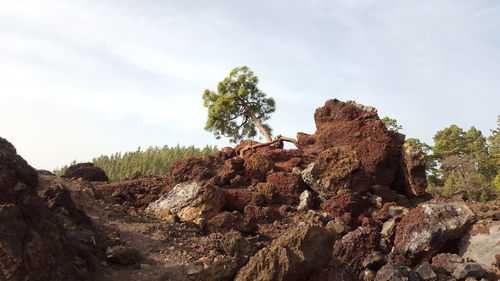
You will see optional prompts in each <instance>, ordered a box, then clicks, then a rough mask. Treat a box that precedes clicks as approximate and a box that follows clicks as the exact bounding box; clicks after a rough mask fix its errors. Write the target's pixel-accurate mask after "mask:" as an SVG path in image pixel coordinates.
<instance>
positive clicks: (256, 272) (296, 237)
mask: <svg viewBox="0 0 500 281" xmlns="http://www.w3.org/2000/svg"><path fill="white" fill-rule="evenodd" d="M332 242H333V235H332V234H331V233H330V232H329V231H327V230H325V229H324V228H321V227H318V226H312V227H303V228H298V229H295V230H293V231H290V232H287V233H285V234H284V235H283V236H281V237H279V238H277V239H276V240H274V241H273V242H272V243H271V246H269V247H267V248H264V249H262V250H260V251H259V252H258V253H257V254H256V255H255V256H253V257H252V258H250V261H249V262H248V264H247V265H245V266H244V267H243V268H242V269H241V270H240V271H239V272H238V274H237V276H236V278H235V281H257V280H259V281H298V280H306V279H307V278H308V277H309V276H310V275H311V274H312V273H313V272H315V271H318V270H321V269H322V268H323V267H324V266H326V265H327V264H328V262H329V260H330V258H331V254H332V253H331V244H332Z"/></svg>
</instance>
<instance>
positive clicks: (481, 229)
mask: <svg viewBox="0 0 500 281" xmlns="http://www.w3.org/2000/svg"><path fill="white" fill-rule="evenodd" d="M458 251H459V253H460V255H461V256H462V257H463V258H466V259H471V260H474V261H475V262H478V263H481V264H485V265H488V266H490V265H492V264H495V263H496V261H497V260H496V257H495V256H496V255H499V254H500V221H489V220H482V221H478V222H477V223H475V224H474V225H473V226H472V228H471V229H470V230H469V231H468V232H467V234H466V235H464V237H462V239H461V240H460V243H459V248H458Z"/></svg>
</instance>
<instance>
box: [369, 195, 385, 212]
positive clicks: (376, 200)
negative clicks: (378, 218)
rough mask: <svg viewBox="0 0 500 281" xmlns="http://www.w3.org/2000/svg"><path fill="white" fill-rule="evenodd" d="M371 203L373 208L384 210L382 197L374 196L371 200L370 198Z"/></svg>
mask: <svg viewBox="0 0 500 281" xmlns="http://www.w3.org/2000/svg"><path fill="white" fill-rule="evenodd" d="M370 201H371V203H372V205H373V206H375V207H377V208H379V209H380V208H382V205H383V200H382V197H380V196H378V195H373V196H372V197H371V198H370Z"/></svg>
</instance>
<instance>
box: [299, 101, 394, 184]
mask: <svg viewBox="0 0 500 281" xmlns="http://www.w3.org/2000/svg"><path fill="white" fill-rule="evenodd" d="M314 121H315V122H316V132H315V133H314V135H306V134H299V135H298V136H297V137H298V142H299V145H300V147H301V149H302V150H303V151H304V152H306V153H310V154H316V155H318V154H319V153H321V152H322V151H324V150H327V149H329V148H333V147H339V146H350V147H351V148H352V150H353V151H355V153H356V158H357V159H358V160H359V161H360V163H359V173H360V174H359V177H360V178H363V179H364V180H363V184H364V185H365V186H367V187H369V186H372V185H376V184H379V185H387V186H392V185H393V183H394V180H395V178H396V175H397V173H398V170H399V159H400V156H401V151H400V150H401V148H400V145H401V142H400V140H399V139H397V138H396V137H395V136H394V134H393V133H391V132H389V131H388V130H387V128H386V127H385V125H384V124H383V123H382V121H380V120H379V118H378V115H377V111H376V109H374V108H372V107H366V106H362V105H359V104H356V103H354V102H341V101H339V100H336V99H334V100H328V101H326V103H325V105H324V106H323V107H320V108H318V109H316V112H315V113H314ZM359 184H360V185H361V184H362V183H361V182H360V183H359Z"/></svg>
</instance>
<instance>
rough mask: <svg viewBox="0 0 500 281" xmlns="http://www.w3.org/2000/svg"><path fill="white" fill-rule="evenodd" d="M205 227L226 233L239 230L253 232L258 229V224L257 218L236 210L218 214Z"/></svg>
mask: <svg viewBox="0 0 500 281" xmlns="http://www.w3.org/2000/svg"><path fill="white" fill-rule="evenodd" d="M205 228H206V230H207V231H208V232H220V233H226V232H230V231H232V230H237V231H239V232H241V233H251V232H254V231H256V230H257V224H256V219H255V218H253V217H249V216H243V215H242V214H241V213H240V212H238V211H234V212H222V213H220V214H218V215H216V216H215V217H213V218H211V219H210V220H209V221H208V222H207V224H206V226H205Z"/></svg>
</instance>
